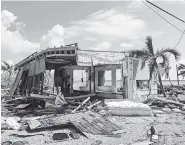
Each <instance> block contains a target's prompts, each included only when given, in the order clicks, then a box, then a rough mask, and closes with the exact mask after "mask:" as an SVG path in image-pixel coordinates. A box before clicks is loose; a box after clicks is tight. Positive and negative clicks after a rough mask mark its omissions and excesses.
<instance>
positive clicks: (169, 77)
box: [169, 77, 173, 86]
mask: <svg viewBox="0 0 185 145" xmlns="http://www.w3.org/2000/svg"><path fill="white" fill-rule="evenodd" d="M169 81H170V84H171V86H173V84H172V82H171V79H170V77H169Z"/></svg>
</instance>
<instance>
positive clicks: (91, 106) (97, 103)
mask: <svg viewBox="0 0 185 145" xmlns="http://www.w3.org/2000/svg"><path fill="white" fill-rule="evenodd" d="M100 103H101V101H98V102H96V103H94V104H92V105H90V106H89V107H87V109H91V108H93V107H94V106H97V105H99V104H100Z"/></svg>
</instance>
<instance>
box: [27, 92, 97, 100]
mask: <svg viewBox="0 0 185 145" xmlns="http://www.w3.org/2000/svg"><path fill="white" fill-rule="evenodd" d="M94 96H96V94H95V93H93V94H87V95H80V96H73V97H65V96H64V98H65V99H66V100H76V99H83V98H88V97H94ZM28 98H38V99H48V100H54V99H55V98H56V96H46V95H39V94H30V96H28Z"/></svg>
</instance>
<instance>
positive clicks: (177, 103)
mask: <svg viewBox="0 0 185 145" xmlns="http://www.w3.org/2000/svg"><path fill="white" fill-rule="evenodd" d="M153 99H156V100H159V101H163V102H164V103H171V104H175V105H179V106H184V105H185V104H183V103H179V102H175V101H172V100H167V99H164V98H160V97H154V98H153Z"/></svg>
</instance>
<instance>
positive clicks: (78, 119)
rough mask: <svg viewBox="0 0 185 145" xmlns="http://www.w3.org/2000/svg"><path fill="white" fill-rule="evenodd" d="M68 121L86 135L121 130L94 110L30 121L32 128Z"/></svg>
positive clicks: (61, 123) (109, 133) (110, 133)
mask: <svg viewBox="0 0 185 145" xmlns="http://www.w3.org/2000/svg"><path fill="white" fill-rule="evenodd" d="M68 123H72V124H73V125H74V126H75V127H76V128H77V129H79V130H80V131H81V132H82V133H83V134H85V135H86V134H89V133H90V134H94V135H97V134H99V135H113V132H114V131H117V130H120V128H119V126H118V125H116V124H115V123H113V122H111V121H110V120H108V119H107V118H105V117H102V116H101V115H99V114H97V113H94V112H92V111H87V112H79V113H75V114H67V115H63V116H58V117H52V118H51V117H50V118H44V119H41V118H40V119H37V120H30V121H28V125H29V127H30V129H31V130H35V129H42V128H48V127H54V126H59V125H66V124H68ZM35 124H36V125H35Z"/></svg>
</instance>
